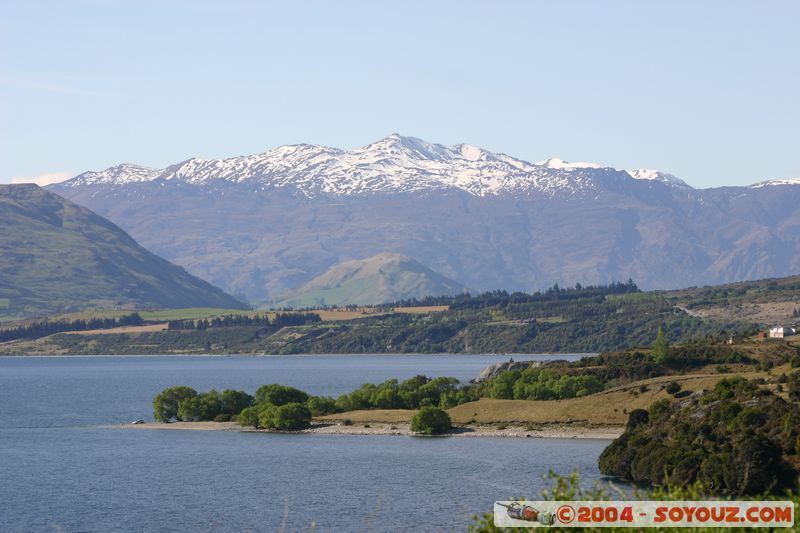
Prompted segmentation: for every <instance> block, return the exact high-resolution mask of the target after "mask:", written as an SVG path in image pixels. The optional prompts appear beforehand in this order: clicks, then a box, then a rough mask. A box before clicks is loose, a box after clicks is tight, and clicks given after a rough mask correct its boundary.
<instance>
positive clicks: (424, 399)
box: [335, 376, 478, 411]
mask: <svg viewBox="0 0 800 533" xmlns="http://www.w3.org/2000/svg"><path fill="white" fill-rule="evenodd" d="M477 399H478V397H477V390H473V389H470V388H469V387H459V382H458V380H457V379H455V378H447V377H441V378H434V379H431V378H429V377H426V376H414V377H413V378H410V379H407V380H405V381H403V382H402V383H398V381H397V380H396V379H390V380H387V381H384V382H383V383H381V384H379V385H375V384H372V383H365V384H364V385H362V386H361V387H359V388H358V389H356V390H354V391H353V392H351V393H349V394H343V395H341V396H339V397H338V398H337V399H336V402H335V406H336V409H338V410H339V411H354V410H356V409H419V408H420V407H441V408H442V409H449V408H450V407H455V406H456V405H460V404H462V403H466V402H469V401H473V400H477Z"/></svg>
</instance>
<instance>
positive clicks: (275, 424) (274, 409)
mask: <svg viewBox="0 0 800 533" xmlns="http://www.w3.org/2000/svg"><path fill="white" fill-rule="evenodd" d="M310 422H311V411H309V409H308V407H306V406H305V405H304V404H302V403H297V402H290V403H287V404H284V405H279V406H275V405H268V406H264V407H262V408H261V411H260V412H259V414H258V424H259V426H260V427H264V428H268V429H277V430H281V431H296V430H298V429H304V428H306V427H308V425H309V423H310Z"/></svg>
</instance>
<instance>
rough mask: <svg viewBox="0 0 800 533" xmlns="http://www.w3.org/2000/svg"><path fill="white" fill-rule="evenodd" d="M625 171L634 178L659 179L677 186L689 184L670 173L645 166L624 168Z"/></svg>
mask: <svg viewBox="0 0 800 533" xmlns="http://www.w3.org/2000/svg"><path fill="white" fill-rule="evenodd" d="M625 172H627V173H628V175H629V176H630V177H632V178H633V179H635V180H652V181H661V182H664V183H668V184H670V185H676V186H678V187H688V186H689V185H687V184H686V182H685V181H683V180H682V179H680V178H678V177H677V176H673V175H672V174H667V173H666V172H661V171H659V170H651V169H647V168H639V169H636V170H626V171H625Z"/></svg>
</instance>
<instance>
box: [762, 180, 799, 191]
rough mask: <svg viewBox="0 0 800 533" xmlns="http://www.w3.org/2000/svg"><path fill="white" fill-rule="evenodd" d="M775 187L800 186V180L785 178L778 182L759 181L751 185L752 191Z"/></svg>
mask: <svg viewBox="0 0 800 533" xmlns="http://www.w3.org/2000/svg"><path fill="white" fill-rule="evenodd" d="M774 185H800V178H783V179H777V180H767V181H759V182H758V183H754V184H752V185H750V188H751V189H760V188H761V187H771V186H774Z"/></svg>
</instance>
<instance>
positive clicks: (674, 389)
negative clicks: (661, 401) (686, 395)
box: [664, 381, 681, 396]
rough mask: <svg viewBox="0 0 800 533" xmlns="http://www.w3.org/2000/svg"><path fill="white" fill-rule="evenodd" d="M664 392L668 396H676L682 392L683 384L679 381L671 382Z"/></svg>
mask: <svg viewBox="0 0 800 533" xmlns="http://www.w3.org/2000/svg"><path fill="white" fill-rule="evenodd" d="M664 390H665V391H667V394H672V395H673V396H675V395H676V394H678V393H679V392H680V391H681V384H680V383H678V382H677V381H670V382H669V383H667V386H666V387H665V388H664Z"/></svg>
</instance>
